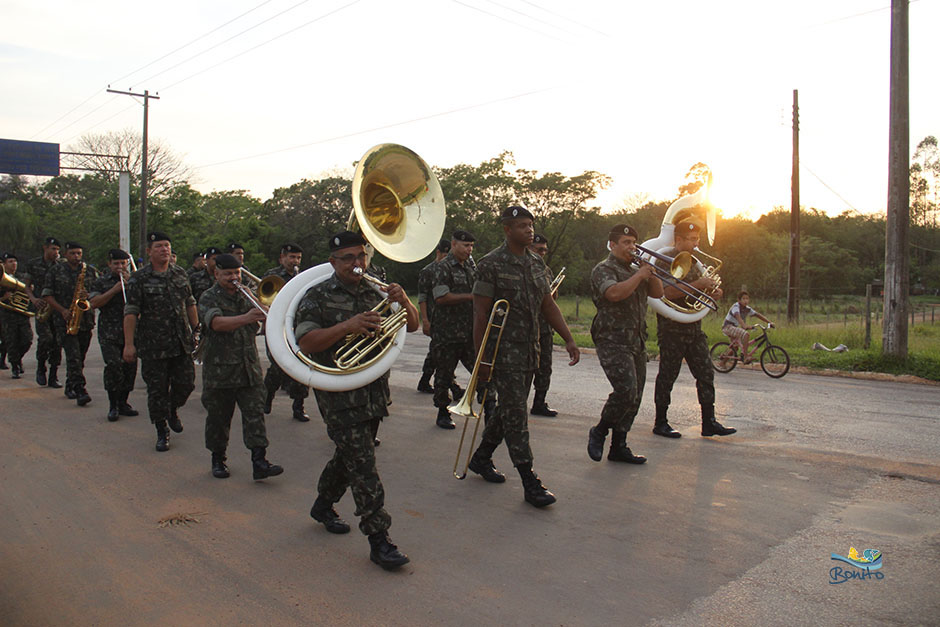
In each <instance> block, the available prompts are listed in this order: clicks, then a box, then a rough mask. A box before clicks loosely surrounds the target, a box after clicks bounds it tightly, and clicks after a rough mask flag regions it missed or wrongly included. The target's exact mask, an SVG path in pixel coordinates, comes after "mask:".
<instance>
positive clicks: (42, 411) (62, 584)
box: [0, 335, 940, 625]
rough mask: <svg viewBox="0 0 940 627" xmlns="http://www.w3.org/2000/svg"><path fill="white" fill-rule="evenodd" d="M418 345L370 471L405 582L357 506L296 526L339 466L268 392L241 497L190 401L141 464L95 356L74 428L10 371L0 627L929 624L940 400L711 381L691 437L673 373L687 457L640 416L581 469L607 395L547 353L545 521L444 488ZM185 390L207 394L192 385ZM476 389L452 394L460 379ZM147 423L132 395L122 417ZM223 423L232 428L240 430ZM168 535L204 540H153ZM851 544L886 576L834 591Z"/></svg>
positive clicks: (938, 561) (59, 398)
mask: <svg viewBox="0 0 940 627" xmlns="http://www.w3.org/2000/svg"><path fill="white" fill-rule="evenodd" d="M426 347H427V340H426V338H424V337H423V336H420V335H412V336H409V338H408V342H407V345H406V347H405V350H404V352H403V355H402V357H401V358H400V359H399V360H398V361H397V362H396V364H395V368H394V369H393V371H392V377H391V384H392V396H393V400H394V404H393V405H392V407H391V414H392V415H391V416H390V417H389V418H388V419H386V421H385V422H384V423H383V425H382V428H381V431H380V433H379V437H380V438H381V439H382V445H381V446H380V447H379V449H378V452H377V454H378V463H379V472H380V474H381V476H382V479H383V482H384V484H385V488H386V493H387V498H386V502H387V508H388V510H389V512H390V513H391V515H392V519H393V523H392V528H391V530H390V533H391V537H392V539H393V541H394V542H396V543H397V544H398V545H399V547H400V548H401V549H402V550H403V551H404V552H406V553H408V554H409V555H410V557H411V559H412V563H411V564H409V565H407V566H405V567H404V568H402V569H401V570H400V571H398V572H394V573H387V572H385V571H382V570H381V569H379V568H378V567H377V566H375V565H374V564H372V563H371V562H370V561H369V559H368V542H367V541H366V539H365V538H364V537H363V536H362V535H361V534H360V533H358V530H357V529H356V528H355V522H356V520H357V519H356V518H355V516H354V513H353V512H354V508H355V506H354V504H353V502H352V498H351V496H350V495H348V494H347V496H346V497H344V499H343V500H342V501H341V502H340V503H339V505H338V507H337V509H338V511H339V512H340V514H341V515H342V516H343V517H345V518H346V519H347V520H349V522H350V523H352V524H353V532H352V533H350V534H348V535H344V536H335V535H331V534H328V533H326V531H325V530H324V529H323V528H322V526H321V525H318V524H316V523H315V522H314V521H312V520H311V519H310V518H309V517H308V511H309V508H310V505H311V504H312V502H313V499H314V498H315V489H316V479H317V476H318V474H319V472H320V470H321V469H322V466H323V464H324V463H325V462H326V461H327V459H328V458H329V456H330V455H331V451H332V448H331V445H330V442H329V440H328V439H327V437H326V433H325V429H324V427H323V424H322V422H321V421H320V418H319V415H318V414H317V411H316V405H315V403H314V402H313V399H312V397H311V399H310V401H309V402H308V411H309V413H310V414H311V421H310V422H309V423H305V424H303V423H298V422H295V421H293V420H291V418H290V399H289V398H287V397H286V396H285V395H283V394H281V395H279V396H278V397H277V400H276V402H275V411H274V412H273V414H272V415H271V416H269V418H268V422H267V424H268V436H269V439H270V440H271V447H270V448H269V455H268V457H269V459H271V460H272V461H273V462H276V463H280V464H282V465H283V466H284V467H285V469H286V470H285V473H284V474H283V475H282V476H280V477H276V478H272V479H268V480H266V481H263V482H253V481H252V480H251V465H250V460H249V453H248V451H247V450H246V449H245V448H244V446H243V444H242V443H241V437H240V428H239V427H238V426H233V430H232V442H231V444H230V447H229V466H230V469H231V471H232V477H231V478H229V479H226V480H218V479H214V478H212V477H211V475H210V474H209V453H208V451H206V450H205V448H204V445H203V434H202V427H203V425H204V416H205V414H204V412H203V409H202V406H201V404H200V402H199V390H200V389H201V384H200V383H199V382H197V391H196V392H195V393H194V394H193V396H192V397H191V398H190V401H189V403H188V404H187V405H186V406H185V407H184V408H183V410H182V412H181V416H182V419H183V422H184V424H185V431H184V432H183V433H182V434H180V435H173V438H172V440H171V447H172V448H171V450H170V451H169V452H167V453H156V452H155V451H154V449H153V444H154V440H155V436H154V432H153V429H152V427H151V426H150V424H149V421H148V420H147V418H146V417H144V416H143V415H142V416H140V417H136V418H122V419H121V420H120V421H119V422H117V423H108V422H107V421H106V419H105V414H106V412H107V402H106V395H105V393H104V392H103V390H102V387H101V358H100V353H99V351H98V347H97V343H96V342H92V346H91V349H90V351H89V359H88V364H87V367H86V376H87V378H88V381H89V392H90V393H91V396H92V397H93V399H94V400H93V402H92V403H91V404H90V405H89V406H87V407H85V408H79V407H77V406H76V405H75V403H74V401H68V400H67V399H65V397H64V396H63V395H62V392H61V391H59V390H51V389H44V388H39V387H37V386H36V385H35V382H34V381H33V375H34V372H35V361H34V357H33V354H32V353H31V354H30V356H29V357H28V358H27V362H26V364H25V366H26V369H27V374H26V376H25V378H24V379H22V380H20V381H12V380H10V379H9V371H3V372H0V468H2V477H3V480H2V481H0V504H2V512H3V514H2V516H0V565H2V566H0V616H2V617H3V618H2V622H3V623H4V624H10V625H44V624H76V625H93V624H135V625H136V624H174V625H187V624H199V625H231V624H261V623H267V624H275V625H280V624H331V625H362V624H384V625H399V624H402V625H403V624H411V625H414V624H421V625H423V624H448V625H453V624H474V625H481V624H482V625H486V624H519V625H549V624H557V625H601V624H612V623H624V624H681V625H699V624H713V625H754V624H768V625H773V624H780V625H783V624H788V625H792V624H847V623H851V624H856V625H858V624H861V625H867V624H885V623H888V624H891V623H902V624H938V622H940V619H938V618H937V617H938V616H940V585H938V583H937V582H938V581H940V462H938V460H940V455H938V453H940V437H938V436H940V388H938V387H933V386H926V385H916V384H909V383H893V382H882V381H860V380H855V379H842V378H833V377H816V376H808V375H800V374H792V373H791V374H788V375H787V376H786V377H784V378H783V379H780V380H773V379H770V378H768V377H767V376H766V375H764V374H763V373H762V372H760V371H759V370H758V371H749V370H743V369H737V370H735V371H733V372H732V373H729V374H725V375H722V374H716V386H717V397H718V405H717V411H718V415H719V420H721V421H722V422H723V423H724V424H726V425H728V426H734V427H736V428H737V429H738V433H737V434H735V435H732V436H728V437H724V438H703V437H701V436H700V435H699V434H698V429H697V427H698V409H697V402H696V397H695V389H694V383H693V381H692V379H691V377H690V375H689V374H688V371H687V370H686V369H683V372H682V374H681V375H680V378H679V380H678V382H677V383H676V387H675V390H674V393H673V407H672V410H671V422H672V424H673V425H674V426H675V427H676V428H677V429H679V430H680V431H682V433H683V437H682V438H681V439H679V440H667V439H664V438H660V437H657V436H654V435H653V434H652V433H651V432H650V428H651V427H652V417H653V409H652V391H653V382H654V380H655V376H656V371H657V368H656V362H652V363H651V364H650V368H649V373H648V374H649V376H648V381H647V387H646V392H647V398H646V400H645V401H644V405H643V408H642V410H641V412H640V416H639V417H638V419H637V422H636V424H635V426H634V429H633V431H632V432H631V434H630V437H629V440H628V443H629V444H630V446H631V447H632V448H633V450H634V452H636V453H640V454H643V455H646V456H648V457H649V462H648V463H647V464H645V465H643V466H632V465H623V464H615V463H612V462H608V461H606V460H604V461H602V462H600V463H595V462H592V461H591V460H590V459H589V458H588V457H587V453H586V450H585V448H586V443H587V431H588V428H589V427H590V426H591V425H592V424H593V423H594V422H596V419H597V416H598V414H599V411H600V408H601V407H602V405H603V402H604V399H605V398H606V395H607V393H608V392H609V389H608V384H607V382H606V380H605V378H604V376H603V372H602V371H601V369H600V367H599V365H598V363H597V360H596V358H595V357H594V356H593V355H585V356H584V358H583V360H582V363H581V364H579V365H577V366H575V367H573V368H569V367H567V365H565V363H564V361H565V360H564V355H563V354H562V353H558V352H556V353H555V356H554V357H555V376H554V379H553V383H552V389H551V392H550V394H549V400H550V402H551V404H552V405H553V406H554V407H555V408H556V409H558V410H559V411H560V414H559V416H558V417H557V418H553V419H550V418H539V417H532V418H531V419H530V430H531V440H532V447H533V450H534V453H535V460H536V462H535V469H536V471H537V472H538V473H539V475H540V477H541V478H542V480H543V482H544V483H545V485H546V486H547V487H548V488H549V489H551V490H552V491H553V492H554V493H555V494H556V495H557V496H558V503H556V504H555V505H553V506H551V507H549V508H546V509H544V510H536V509H535V508H533V507H531V506H529V505H527V504H526V503H525V502H524V501H523V499H522V487H521V482H520V481H519V478H518V475H517V474H516V473H515V472H513V470H512V468H511V465H510V463H509V460H508V456H507V454H506V451H505V447H500V449H499V450H498V451H497V453H496V456H495V458H494V459H495V462H496V465H497V466H498V467H499V468H500V469H501V470H503V471H504V472H506V474H507V476H508V481H507V483H505V484H502V485H491V484H487V483H485V482H484V481H482V480H481V479H480V478H479V477H476V476H474V475H471V476H470V477H468V478H467V480H465V481H457V480H455V479H454V478H453V476H452V474H451V469H452V467H453V464H454V455H455V452H456V446H457V439H458V437H459V431H458V432H455V431H444V430H441V429H438V428H437V427H436V426H435V425H434V418H435V410H434V408H433V407H432V405H431V397H430V395H426V394H420V393H418V392H416V391H415V389H414V387H415V384H416V382H417V379H418V372H419V370H420V366H421V362H422V361H423V358H424V354H425V351H426ZM198 370H199V369H198V368H197V372H198ZM460 377H461V379H462V380H464V381H465V380H466V378H467V375H466V373H463V372H462V373H461V374H460ZM131 402H132V403H133V404H134V405H135V406H136V407H138V409H145V406H146V400H145V393H144V391H143V385H142V383H141V382H140V381H138V389H137V390H136V391H135V392H134V393H133V394H132V395H131ZM236 422H237V413H236ZM167 517H170V518H174V517H175V518H181V517H182V518H186V517H189V518H191V519H194V520H190V522H188V523H186V524H181V525H171V526H166V527H161V526H160V525H159V521H161V520H162V519H166V518H167ZM850 547H856V548H857V549H858V551H859V552H861V551H863V550H864V549H866V548H873V549H879V550H881V551H882V552H883V563H884V566H883V568H882V569H881V571H880V573H881V574H882V575H883V577H882V579H876V578H874V577H872V578H869V579H862V580H850V581H846V582H845V583H841V584H838V585H834V584H831V583H829V582H830V569H831V568H832V567H833V566H836V565H838V564H839V562H835V561H832V560H831V559H830V553H837V554H840V555H847V554H848V551H849V548H850Z"/></svg>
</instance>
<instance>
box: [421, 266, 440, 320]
mask: <svg viewBox="0 0 940 627" xmlns="http://www.w3.org/2000/svg"><path fill="white" fill-rule="evenodd" d="M436 265H437V262H436V261H432V262H431V263H429V264H428V265H426V266H424V267H423V268H421V272H419V273H418V303H425V306H424V307H425V310H426V311H427V314H428V320H430V319H431V318H432V317H433V316H434V297H433V296H432V295H431V290H433V289H434V266H436Z"/></svg>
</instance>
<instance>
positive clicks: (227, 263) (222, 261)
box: [215, 253, 242, 270]
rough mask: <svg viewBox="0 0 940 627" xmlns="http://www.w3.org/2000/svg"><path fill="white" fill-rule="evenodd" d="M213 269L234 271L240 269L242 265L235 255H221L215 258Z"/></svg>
mask: <svg viewBox="0 0 940 627" xmlns="http://www.w3.org/2000/svg"><path fill="white" fill-rule="evenodd" d="M215 267H216V268H218V269H219V270H235V269H237V268H241V267H242V263H241V262H240V261H239V260H238V257H236V256H235V255H230V254H228V253H221V254H219V255H218V256H217V257H216V258H215Z"/></svg>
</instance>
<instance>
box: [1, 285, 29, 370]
mask: <svg viewBox="0 0 940 627" xmlns="http://www.w3.org/2000/svg"><path fill="white" fill-rule="evenodd" d="M13 276H14V278H15V279H16V280H18V281H22V282H23V283H24V284H28V283H29V275H28V274H26V273H25V272H19V271H17V272H16V273H14V275H13ZM11 292H12V290H6V289H3V288H0V296H3V295H5V294H7V293H11ZM0 325H2V328H3V346H4V350H5V351H6V353H7V357H8V359H9V361H10V364H11V365H13V364H20V365H21V362H22V361H23V356H24V355H25V354H26V353H27V352H28V351H29V347H30V345H32V343H33V330H32V329H30V328H29V316H27V315H26V314H21V313H16V312H15V311H10V310H9V309H5V308H2V307H0Z"/></svg>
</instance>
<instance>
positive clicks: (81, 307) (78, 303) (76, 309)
mask: <svg viewBox="0 0 940 627" xmlns="http://www.w3.org/2000/svg"><path fill="white" fill-rule="evenodd" d="M87 268H88V265H87V264H86V263H85V262H84V261H83V262H82V269H81V270H79V272H78V280H77V281H75V292H74V293H73V294H72V304H71V305H70V306H69V321H68V323H67V326H66V328H65V332H66V334H68V335H78V331H79V329H81V326H82V316H83V315H84V314H85V312H86V311H88V310H89V309H91V303H89V302H88V292H86V291H85V271H86V270H87Z"/></svg>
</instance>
